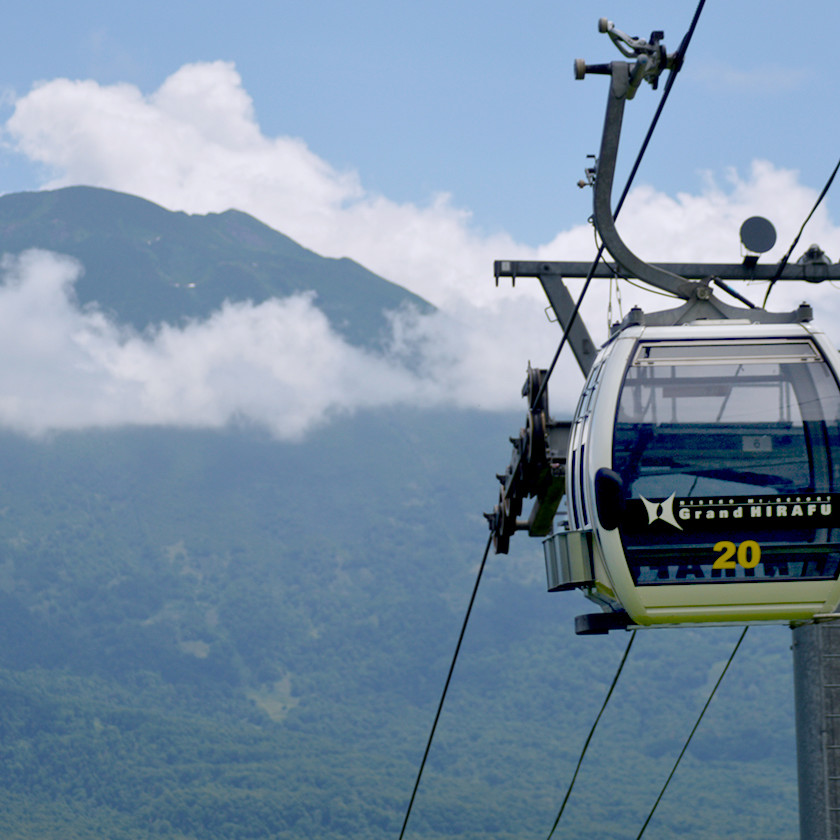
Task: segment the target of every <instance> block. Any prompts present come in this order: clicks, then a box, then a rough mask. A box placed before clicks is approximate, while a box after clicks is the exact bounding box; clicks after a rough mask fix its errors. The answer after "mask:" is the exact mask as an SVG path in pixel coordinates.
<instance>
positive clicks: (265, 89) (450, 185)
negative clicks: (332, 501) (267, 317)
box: [0, 0, 840, 245]
mask: <svg viewBox="0 0 840 840" xmlns="http://www.w3.org/2000/svg"><path fill="white" fill-rule="evenodd" d="M693 11H694V3H693V2H673V0H671V2H667V1H666V0H658V2H653V1H652V0H647V2H645V1H644V0H642V2H637V3H634V4H632V5H627V4H624V3H617V2H615V0H604V2H603V3H601V4H590V3H579V2H574V3H573V2H568V0H566V1H565V2H564V0H559V2H558V0H554V2H547V0H539V2H529V1H528V0H525V1H524V2H518V3H515V4H514V3H510V2H498V0H491V2H486V3H482V4H477V3H466V2H463V0H449V1H448V2H439V0H431V2H424V3H410V2H403V3H393V2H388V3H386V2H379V1H378V0H372V1H369V2H367V3H363V4H358V3H348V2H336V1H335V0H328V1H326V0H310V2H308V3H292V2H282V1H281V2H270V3H267V2H260V3H253V2H242V3H229V2H212V0H211V1H210V2H205V3H201V4H197V3H185V2H166V3H163V2H144V3H143V4H133V3H128V4H114V3H106V2H91V0H81V2H78V3H74V4H72V5H70V6H68V5H67V4H60V3H50V2H40V1H39V0H33V2H32V3H29V4H19V5H18V6H17V7H16V8H15V11H14V15H13V17H12V25H11V26H10V27H9V29H8V31H9V34H10V37H9V39H8V43H7V45H6V47H5V49H4V62H3V67H4V72H3V77H2V80H0V81H2V83H4V84H5V86H7V87H8V88H10V89H12V90H13V91H14V92H15V93H16V94H17V95H18V96H19V95H22V94H25V93H26V92H27V91H28V90H29V89H30V87H31V86H32V84H33V83H35V82H37V81H42V80H50V79H54V78H59V77H67V78H70V79H95V80H96V81H98V82H99V83H101V84H112V83H115V82H129V83H132V84H134V85H136V86H137V87H138V88H139V89H140V90H141V91H143V92H145V93H150V92H151V91H153V90H155V89H156V88H157V87H158V86H159V85H160V84H161V83H162V82H163V81H164V79H165V78H166V77H168V76H169V75H170V74H172V73H173V72H175V71H176V70H177V69H178V68H179V67H181V66H182V65H184V64H186V63H192V62H197V61H214V60H218V59H221V60H225V61H233V62H235V65H236V68H237V70H238V71H239V73H240V75H241V77H242V81H243V85H244V88H245V89H246V90H247V91H248V93H249V94H250V96H251V97H252V98H253V100H254V107H255V111H256V117H257V120H258V122H259V124H260V126H261V128H262V130H263V131H264V132H265V133H266V134H267V135H269V136H277V135H291V136H295V137H300V138H302V139H303V140H304V141H305V142H306V143H307V145H308V146H309V148H310V149H311V150H312V151H313V152H315V153H316V154H317V155H319V156H320V157H322V158H324V159H325V160H327V161H328V162H329V163H330V164H332V165H333V166H335V167H336V168H338V169H340V170H345V169H354V170H356V171H357V172H358V173H359V176H360V178H361V180H362V183H363V184H364V186H365V188H366V189H368V190H371V191H373V192H377V193H382V194H383V195H386V196H388V197H389V198H391V199H393V200H394V201H398V202H404V201H410V202H416V203H421V204H422V203H423V202H426V201H428V200H429V198H430V196H432V195H433V194H435V193H438V192H447V193H451V194H452V196H453V200H454V202H455V204H456V205H457V206H459V207H464V208H467V209H469V210H470V211H471V213H472V214H473V219H474V221H475V223H476V224H477V225H478V226H480V228H481V229H483V230H485V231H487V232H495V231H498V230H504V231H506V232H508V233H510V234H512V235H513V236H514V237H515V238H516V239H517V240H518V241H522V242H525V243H527V244H530V245H539V244H541V243H544V242H547V241H549V239H550V238H551V237H552V236H553V235H554V234H556V233H557V232H558V230H560V229H562V228H564V227H568V226H570V225H571V224H573V223H576V222H579V221H581V220H582V219H583V218H585V216H586V214H587V211H588V200H589V198H588V193H583V192H578V191H577V190H575V189H573V185H574V183H575V182H576V181H577V179H578V178H579V177H580V173H581V170H582V167H583V165H584V163H585V155H586V154H587V153H589V152H594V151H596V149H597V143H598V137H599V132H600V128H601V114H602V111H603V102H604V96H605V94H604V89H603V88H604V85H603V80H600V79H587V80H586V81H584V82H575V81H574V80H573V79H572V72H571V66H572V61H573V59H574V58H575V57H578V56H580V57H583V58H586V59H587V60H588V61H606V60H612V59H613V58H618V57H619V56H618V53H617V52H616V51H615V50H614V49H613V47H612V46H611V44H610V43H609V41H608V40H607V38H606V37H605V36H603V35H600V34H599V33H598V32H597V31H596V24H597V19H598V17H600V16H606V17H609V18H610V19H612V20H614V21H615V23H616V25H617V26H618V27H619V28H622V29H624V30H625V31H628V32H630V33H631V34H639V35H644V36H646V35H647V34H649V32H650V31H651V30H652V29H662V30H664V31H665V35H666V40H665V43H666V44H667V45H668V46H669V47H670V48H671V49H674V48H675V47H676V46H677V44H678V43H679V40H680V39H681V37H682V35H683V33H684V32H685V30H686V28H687V26H688V24H689V21H690V19H691V15H692V13H693ZM7 26H8V24H7ZM838 29H840V6H838V4H837V3H834V2H831V0H804V2H801V3H796V4H774V6H773V8H772V10H769V7H768V6H767V4H766V3H760V2H756V0H742V2H738V3H721V2H720V0H710V1H709V2H708V3H707V5H706V8H705V10H704V12H703V15H702V17H701V20H700V24H699V27H698V29H697V32H696V35H695V38H694V41H693V43H692V46H691V51H690V54H689V60H688V63H687V65H686V68H685V70H684V72H683V74H682V76H681V78H680V79H679V83H678V85H677V86H676V88H675V90H674V94H673V96H672V98H671V102H670V103H669V106H668V109H667V111H666V113H665V118H664V119H663V121H662V124H661V127H660V129H659V131H658V133H657V136H656V140H655V143H654V145H653V147H652V148H651V151H650V157H649V159H648V160H647V162H646V165H645V167H644V169H643V170H642V172H641V174H640V179H641V180H643V181H646V182H648V183H651V184H652V185H654V186H656V187H657V188H660V189H662V190H665V191H666V192H668V193H670V194H674V193H675V192H676V191H678V190H688V191H696V190H697V188H698V185H699V183H700V178H701V173H702V172H704V171H712V172H716V173H719V172H721V171H723V170H724V169H725V168H726V167H729V166H734V167H737V168H738V169H739V170H741V171H744V170H745V169H746V168H747V167H748V166H749V164H750V161H751V160H752V159H754V158H762V159H767V160H769V161H771V162H773V163H774V164H775V165H776V166H779V167H784V168H794V169H797V170H799V171H800V172H801V174H802V179H803V181H804V182H805V183H806V184H810V185H811V186H814V187H816V188H819V187H820V186H821V184H822V182H823V180H824V178H825V177H826V175H827V173H828V172H830V170H831V167H832V166H833V165H834V162H835V160H836V158H837V144H836V142H835V141H834V138H835V137H836V136H837V117H836V102H837V93H836V88H835V86H834V77H835V74H836V70H835V69H834V67H833V63H832V56H833V54H834V51H835V49H836V33H837V31H838ZM12 35H13V37H12ZM656 97H657V94H653V93H652V92H651V91H644V92H643V95H640V97H639V98H638V99H637V100H636V101H635V102H634V105H633V111H632V115H631V116H630V117H629V118H628V124H627V129H626V136H625V140H624V149H625V150H626V151H627V154H628V155H629V154H631V153H632V151H634V150H635V148H636V147H637V145H638V137H639V135H640V132H641V131H643V129H644V128H645V127H646V126H647V121H648V119H649V117H650V113H651V111H652V107H653V106H655V103H656ZM2 160H3V167H2V168H1V169H0V178H2V182H5V183H2V182H0V189H2V190H3V191H10V190H18V189H26V188H33V187H37V186H38V185H39V176H38V173H37V172H32V171H31V167H29V166H27V165H26V162H25V161H22V160H20V159H19V158H17V157H15V156H9V155H5V156H4V157H3V159H2Z"/></svg>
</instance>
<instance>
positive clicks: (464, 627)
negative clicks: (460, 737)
mask: <svg viewBox="0 0 840 840" xmlns="http://www.w3.org/2000/svg"><path fill="white" fill-rule="evenodd" d="M492 544H493V535H492V534H491V535H490V537H489V538H488V540H487V547H486V548H485V549H484V556H483V557H482V558H481V565H480V566H479V567H478V574H477V575H476V578H475V585H474V586H473V591H472V595H471V596H470V602H469V604H468V605H467V612H466V615H465V616H464V623H463V625H462V626H461V632H460V634H459V635H458V643H457V644H456V645H455V653H453V654H452V662H451V664H450V665H449V673H448V674H447V675H446V682H445V683H444V684H443V692H442V693H441V695H440V702H439V703H438V707H437V712H436V713H435V719H434V722H433V723H432V729H431V731H430V732H429V738H428V740H427V741H426V750H425V752H424V753H423V760H422V761H421V762H420V769H419V770H418V772H417V779H416V781H415V782H414V790H412V791H411V799H410V800H409V802H408V807H407V808H406V811H405V818H404V819H403V824H402V829H401V830H400V840H403V836H404V835H405V829H406V826H407V825H408V818H409V817H410V816H411V809H412V808H413V807H414V799H415V797H416V796H417V789H418V788H419V787H420V779H421V778H422V777H423V769H424V768H425V766H426V759H427V758H428V757H429V750H431V748H432V740H433V739H434V737H435V730H436V729H437V725H438V721H439V720H440V715H441V712H442V711H443V704H444V701H445V700H446V692H447V691H449V683H450V682H451V680H452V673H453V671H454V670H455V663H456V662H457V661H458V653H459V651H460V650H461V642H463V641H464V635H465V634H466V632H467V622H469V620H470V613H471V612H472V608H473V604H474V603H475V596H476V595H477V594H478V585H479V583H481V576H482V574H483V573H484V566H485V565H486V564H487V556H488V554H489V553H490V546H491V545H492Z"/></svg>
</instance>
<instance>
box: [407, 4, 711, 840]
mask: <svg viewBox="0 0 840 840" xmlns="http://www.w3.org/2000/svg"><path fill="white" fill-rule="evenodd" d="M705 3H706V0H699V3H698V6H697V9H696V10H695V12H694V16H693V18H692V21H691V25H690V26H689V29H688V31H687V33H686V35H685V36H684V37H683V40H682V41H681V43H680V46H679V48H678V49H677V52H676V54H675V55H676V61H675V62H674V64H673V66H672V69H671V70H670V72H669V75H668V78H667V80H666V82H665V88H664V90H663V93H662V98H661V99H660V101H659V104H658V106H657V108H656V111H655V113H654V116H653V119H652V120H651V124H650V126H649V128H648V130H647V133H646V135H645V139H644V141H643V142H642V146H641V148H640V150H639V153H638V154H637V156H636V160H635V162H634V164H633V167H632V169H631V171H630V176H629V177H628V179H627V183H626V184H625V186H624V189H623V190H622V193H621V197H620V198H619V200H618V203H617V204H616V209H615V211H614V213H613V218H617V217H618V214H619V212H620V211H621V208H622V206H623V204H624V201H625V199H626V198H627V194H628V193H629V191H630V186H631V185H632V183H633V179H634V178H635V177H636V173H637V171H638V169H639V166H640V165H641V162H642V158H643V157H644V155H645V152H646V151H647V147H648V145H649V144H650V140H651V137H652V136H653V132H654V129H655V128H656V125H657V123H658V122H659V117H660V116H661V114H662V110H663V109H664V107H665V103H666V102H667V100H668V96H669V94H670V92H671V88H672V87H673V84H674V79H675V78H676V76H677V73H678V72H679V70H680V68H681V66H682V63H683V59H684V56H685V51H686V50H687V48H688V44H689V42H690V41H691V37H692V35H693V34H694V29H695V28H696V26H697V21H698V20H699V17H700V13H701V12H702V9H703V6H704V5H705ZM603 253H604V245H603V244H601V245H600V246H599V248H598V252H597V254H596V255H595V259H594V260H593V262H592V265H591V267H590V269H589V272H588V273H587V277H586V280H585V282H584V285H583V289H582V290H581V293H580V295H579V296H578V299H577V302H576V303H575V306H574V309H573V310H572V314H571V317H570V319H569V322H568V324H567V326H566V329H565V330H564V331H563V336H562V338H561V340H560V344H559V346H558V348H557V351H556V352H555V354H554V358H553V359H552V361H551V365H550V366H549V368H548V370H547V372H546V375H545V377H544V378H543V380H542V382H541V384H540V387H539V390H538V392H537V395H536V398H535V399H534V400H533V402H532V405H536V404H539V400H540V399H541V398H542V396H543V394H544V392H545V389H546V387H547V386H548V380H549V379H550V377H551V374H552V372H553V371H554V368H555V367H556V365H557V360H558V359H559V357H560V353H561V352H562V350H563V347H564V346H565V343H566V337H567V336H568V334H569V330H570V329H571V327H572V325H573V324H574V321H575V318H577V315H578V312H579V311H580V307H581V304H582V303H583V299H584V297H585V296H586V292H587V290H588V288H589V284H590V282H591V281H592V277H593V276H594V274H595V270H596V268H597V266H598V263H599V262H600V260H601V258H602V256H603ZM491 545H492V535H491V536H490V537H489V538H488V540H487V546H486V547H485V549H484V556H483V557H482V560H481V563H480V565H479V569H478V574H477V576H476V580H475V584H474V586H473V591H472V595H471V597H470V601H469V604H468V606H467V611H466V614H465V616H464V621H463V624H462V626H461V632H460V634H459V636H458V642H457V644H456V645H455V651H454V653H453V656H452V661H451V663H450V666H449V672H448V673H447V676H446V681H445V683H444V686H443V691H442V692H441V697H440V701H439V702H438V707H437V711H436V713H435V718H434V721H433V723H432V728H431V730H430V732H429V737H428V739H427V741H426V748H425V750H424V752H423V758H422V760H421V762H420V767H419V770H418V772H417V778H416V780H415V782H414V788H413V789H412V792H411V797H410V799H409V802H408V806H407V808H406V812H405V817H404V818H403V823H402V828H401V829H400V834H399V840H403V838H404V836H405V831H406V828H407V826H408V820H409V817H410V816H411V811H412V808H413V806H414V801H415V799H416V796H417V791H418V789H419V787H420V780H421V778H422V776H423V771H424V769H425V766H426V761H427V759H428V757H429V752H430V750H431V746H432V741H433V740H434V735H435V731H436V730H437V725H438V722H439V720H440V716H441V713H442V711H443V706H444V702H445V700H446V695H447V692H448V690H449V684H450V682H451V680H452V674H453V672H454V670H455V663H456V662H457V659H458V654H459V652H460V649H461V643H462V642H463V639H464V636H465V634H466V629H467V624H468V622H469V619H470V615H471V613H472V608H473V605H474V603H475V598H476V595H477V593H478V587H479V583H480V582H481V577H482V574H483V572H484V567H485V565H486V563H487V557H488V555H489V553H490V546H491ZM634 637H635V632H634V636H632V637H631V639H630V642H629V643H628V645H627V649H626V650H625V655H624V658H623V659H622V663H621V666H620V668H619V671H618V672H617V674H616V677H615V678H614V683H613V686H611V688H610V691H609V692H608V693H607V697H606V700H605V702H604V706H603V707H602V711H601V713H599V715H598V717H597V718H596V720H595V724H594V725H593V728H592V731H591V732H590V736H589V738H588V739H587V742H586V745H585V746H584V754H585V750H586V747H587V746H588V744H589V741H591V739H592V736H593V735H594V732H595V727H596V726H597V723H598V721H599V720H600V718H601V714H602V713H603V709H604V708H606V703H607V702H608V701H609V698H610V696H611V695H612V688H613V687H614V684H615V682H617V679H618V675H619V674H620V673H621V668H623V664H624V661H625V660H626V657H627V654H628V653H629V650H630V646H631V645H632V643H633V638H634ZM582 761H583V755H581V758H580V761H579V764H578V769H579V767H580V763H582ZM576 776H577V770H576V771H575V776H574V777H573V781H572V784H574V778H576ZM570 792H571V787H570V788H569V792H567V796H566V799H565V800H564V803H563V806H562V807H561V810H560V814H558V818H557V821H556V823H555V828H556V825H557V824H558V823H559V820H560V816H562V811H563V808H565V803H566V801H568V796H569V794H570ZM553 831H554V828H552V833H553ZM549 836H550V835H549Z"/></svg>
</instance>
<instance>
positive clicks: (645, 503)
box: [613, 341, 840, 584]
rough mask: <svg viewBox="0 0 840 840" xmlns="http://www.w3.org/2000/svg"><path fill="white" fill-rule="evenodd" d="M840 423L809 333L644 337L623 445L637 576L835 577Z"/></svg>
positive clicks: (629, 538)
mask: <svg viewBox="0 0 840 840" xmlns="http://www.w3.org/2000/svg"><path fill="white" fill-rule="evenodd" d="M692 349H694V351H695V352H694V354H693V355H692V353H691V352H690V351H691V350H692ZM698 356H699V357H700V358H699V361H698ZM769 359H772V361H769ZM839 423H840V391H838V386H837V383H836V381H835V379H834V376H833V375H832V373H831V370H830V369H829V367H828V365H827V364H826V363H825V362H824V361H822V360H821V358H820V356H819V354H818V353H817V351H816V348H814V347H813V345H811V344H810V343H808V342H801V341H798V342H790V343H787V344H786V343H783V342H768V343H767V344H751V345H740V346H739V345H737V344H731V343H730V344H723V343H721V344H717V345H704V346H703V347H702V348H700V349H699V352H698V350H697V348H696V346H695V348H692V346H691V345H690V344H689V343H687V342H686V343H684V344H683V345H680V346H675V345H670V346H669V345H650V344H649V345H644V344H643V345H641V346H640V348H639V350H638V352H637V353H636V355H635V357H634V361H633V363H632V364H631V365H630V367H629V368H628V371H627V375H626V377H625V381H624V385H623V388H622V391H621V394H620V398H619V407H618V413H617V417H616V426H615V438H614V448H613V468H614V469H615V470H616V471H617V472H618V473H619V474H620V475H621V477H622V480H623V482H624V492H625V496H626V498H627V500H628V501H627V511H626V515H625V518H624V522H623V525H622V527H621V536H622V541H623V543H624V546H625V553H626V554H627V557H628V562H629V563H630V567H631V572H632V574H633V577H634V579H635V580H636V582H637V583H640V584H643V583H651V584H655V583H673V582H675V581H685V582H689V581H698V582H716V581H720V582H726V581H732V580H739V579H740V580H744V579H751V580H755V579H768V580H784V579H791V578H801V577H808V578H823V577H835V576H836V574H837V572H838V568H840V546H838V545H837V544H836V543H837V541H838V539H839V538H840V533H838V531H837V530H836V529H835V528H834V525H835V520H836V517H835V514H834V512H835V510H837V509H838V506H840V496H838V497H837V498H835V494H836V493H838V491H840V472H838V471H840V442H838V428H840V427H839V426H838V424H839ZM745 543H746V544H747V547H746V548H742V544H745ZM733 546H734V548H732V549H731V547H733ZM730 549H731V550H732V555H731V556H729V557H726V558H725V559H724V560H720V558H721V557H722V556H723V555H726V554H727V553H728V552H729V551H730ZM739 551H740V554H739Z"/></svg>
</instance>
